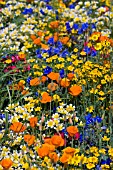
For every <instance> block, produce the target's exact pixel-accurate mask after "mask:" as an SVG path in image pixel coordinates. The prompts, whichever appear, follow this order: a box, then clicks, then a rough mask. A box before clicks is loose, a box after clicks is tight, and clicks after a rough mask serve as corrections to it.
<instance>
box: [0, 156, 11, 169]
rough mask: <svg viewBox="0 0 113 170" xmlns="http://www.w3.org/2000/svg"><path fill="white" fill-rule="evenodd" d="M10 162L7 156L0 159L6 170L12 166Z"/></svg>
mask: <svg viewBox="0 0 113 170" xmlns="http://www.w3.org/2000/svg"><path fill="white" fill-rule="evenodd" d="M12 164H13V161H12V160H11V159H9V158H5V159H2V161H1V162H0V165H1V166H2V167H3V168H4V169H6V170H8V169H9V168H10V167H11V166H12Z"/></svg>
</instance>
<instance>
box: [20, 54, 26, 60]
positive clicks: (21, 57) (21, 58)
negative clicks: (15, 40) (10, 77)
mask: <svg viewBox="0 0 113 170" xmlns="http://www.w3.org/2000/svg"><path fill="white" fill-rule="evenodd" d="M25 56H26V54H24V53H21V52H20V53H19V58H20V60H24V59H25Z"/></svg>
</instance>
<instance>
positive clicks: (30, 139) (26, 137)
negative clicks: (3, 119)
mask: <svg viewBox="0 0 113 170" xmlns="http://www.w3.org/2000/svg"><path fill="white" fill-rule="evenodd" d="M24 141H25V142H27V144H28V146H31V145H32V144H33V143H34V141H35V136H34V135H24Z"/></svg>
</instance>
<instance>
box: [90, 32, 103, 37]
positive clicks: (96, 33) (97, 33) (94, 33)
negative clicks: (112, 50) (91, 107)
mask: <svg viewBox="0 0 113 170" xmlns="http://www.w3.org/2000/svg"><path fill="white" fill-rule="evenodd" d="M92 35H97V36H98V37H100V36H101V32H96V31H95V32H93V33H92V34H91V36H92Z"/></svg>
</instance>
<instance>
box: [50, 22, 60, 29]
mask: <svg viewBox="0 0 113 170" xmlns="http://www.w3.org/2000/svg"><path fill="white" fill-rule="evenodd" d="M58 26H59V21H52V22H50V27H51V28H53V29H56V28H58Z"/></svg>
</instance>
